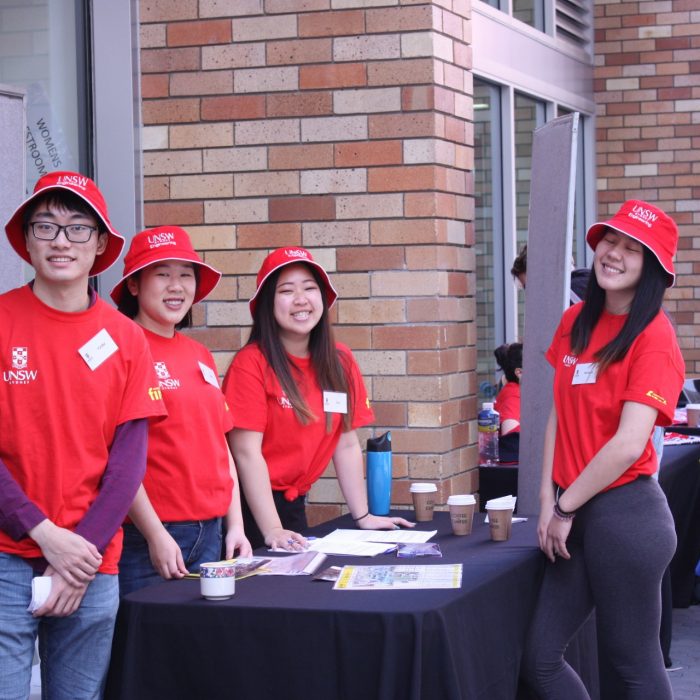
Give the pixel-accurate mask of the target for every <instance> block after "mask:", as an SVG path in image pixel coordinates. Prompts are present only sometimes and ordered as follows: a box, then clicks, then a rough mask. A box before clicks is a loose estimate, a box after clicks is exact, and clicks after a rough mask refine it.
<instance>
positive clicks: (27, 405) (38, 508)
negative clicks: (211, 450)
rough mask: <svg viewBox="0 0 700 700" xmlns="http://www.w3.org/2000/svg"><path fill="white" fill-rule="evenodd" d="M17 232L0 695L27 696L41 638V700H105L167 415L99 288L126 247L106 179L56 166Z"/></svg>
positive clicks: (0, 480) (2, 320)
mask: <svg viewBox="0 0 700 700" xmlns="http://www.w3.org/2000/svg"><path fill="white" fill-rule="evenodd" d="M5 231H6V233H7V238H8V240H9V242H10V245H11V246H12V248H13V249H14V250H15V252H16V253H17V254H18V255H19V256H20V257H21V258H22V259H23V260H25V261H26V262H28V263H29V264H30V265H32V267H33V268H34V280H33V281H32V282H30V283H29V284H28V285H26V286H23V287H20V288H18V289H14V290H12V291H10V292H7V293H6V294H3V295H2V296H0V348H2V350H1V351H0V364H1V365H2V381H1V382H0V697H3V698H27V697H29V691H30V681H31V676H32V659H33V657H34V645H35V640H36V639H37V636H38V639H39V656H40V657H41V683H42V695H43V697H50V698H97V697H101V695H102V691H103V688H104V681H105V677H106V673H107V668H108V665H109V658H110V652H111V645H112V632H113V629H114V622H115V619H116V614H117V607H118V604H119V591H118V583H117V575H116V574H117V564H118V562H119V555H120V552H121V546H122V535H121V524H122V522H123V520H124V517H125V515H126V512H127V510H128V508H129V505H130V504H131V502H132V500H133V498H134V495H135V493H136V491H137V489H138V486H139V484H140V483H141V479H142V478H143V474H144V471H145V468H146V443H147V438H148V419H149V418H157V417H160V416H164V415H165V414H166V411H165V407H164V405H163V402H162V400H161V398H160V391H159V390H158V388H157V387H158V385H157V382H156V378H155V375H154V373H153V363H152V360H151V355H150V352H149V350H148V345H147V344H146V341H145V340H144V337H143V333H141V330H140V329H139V328H138V327H137V326H136V325H134V324H133V323H132V322H131V321H129V320H128V319H126V318H124V316H122V315H121V314H120V313H118V312H117V311H116V310H115V309H113V308H112V307H111V306H110V305H109V304H106V303H105V302H104V301H102V300H101V299H99V298H98V297H97V294H96V293H95V291H94V290H93V289H92V288H91V287H90V285H89V284H88V278H89V277H91V276H94V275H98V274H100V273H101V272H103V271H104V270H106V269H107V268H108V267H110V265H112V264H113V263H114V262H115V261H116V260H117V258H118V257H119V253H120V252H121V249H122V246H123V245H124V239H123V238H122V237H121V236H120V235H119V234H118V233H117V232H116V231H115V230H114V228H113V227H112V225H111V223H110V220H109V216H108V214H107V206H106V204H105V201H104V198H103V196H102V193H101V192H100V190H99V189H98V188H97V185H96V184H95V183H94V182H93V181H92V180H91V179H90V178H88V177H85V176H83V175H81V174H79V173H74V172H68V171H60V172H52V173H48V174H47V175H44V176H43V177H41V178H40V179H39V181H38V182H37V183H36V186H35V188H34V192H33V194H32V195H31V196H30V197H29V198H28V199H27V200H26V201H25V202H23V203H22V204H21V205H20V206H19V208H18V209H17V210H16V211H15V212H14V214H13V215H12V217H11V218H10V220H9V221H8V223H7V224H6V226H5ZM37 577H44V578H43V579H41V582H43V583H46V584H48V586H47V587H48V588H49V591H50V592H49V593H48V597H47V598H46V599H45V600H44V601H43V602H39V601H36V600H34V601H33V587H34V586H35V585H36V584H37V583H38V581H35V578H37ZM30 601H33V602H34V603H35V604H36V607H34V606H33V608H32V609H31V610H29V609H28V608H29V606H30ZM32 610H33V611H32Z"/></svg>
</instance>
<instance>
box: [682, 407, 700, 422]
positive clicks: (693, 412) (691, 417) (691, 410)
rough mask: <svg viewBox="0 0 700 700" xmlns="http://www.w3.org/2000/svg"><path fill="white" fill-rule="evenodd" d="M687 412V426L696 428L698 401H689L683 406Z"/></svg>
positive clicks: (699, 417)
mask: <svg viewBox="0 0 700 700" xmlns="http://www.w3.org/2000/svg"><path fill="white" fill-rule="evenodd" d="M685 410H686V413H687V414H688V427H689V428H697V427H699V426H700V403H689V404H688V405H687V406H686V407H685Z"/></svg>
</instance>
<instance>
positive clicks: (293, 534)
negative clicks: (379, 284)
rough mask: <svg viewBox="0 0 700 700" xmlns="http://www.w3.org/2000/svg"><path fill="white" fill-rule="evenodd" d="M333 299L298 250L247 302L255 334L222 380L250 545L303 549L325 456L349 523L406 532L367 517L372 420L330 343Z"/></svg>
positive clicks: (352, 371)
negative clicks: (365, 433) (308, 500)
mask: <svg viewBox="0 0 700 700" xmlns="http://www.w3.org/2000/svg"><path fill="white" fill-rule="evenodd" d="M336 297H337V293H336V291H335V289H334V288H333V285H332V284H331V281H330V279H329V277H328V274H327V273H326V271H325V270H324V269H323V267H321V265H319V264H318V263H317V262H316V261H315V260H314V259H313V257H312V256H311V253H309V251H308V250H306V249H304V248H293V247H287V248H278V249H277V250H275V251H273V252H272V253H270V254H269V255H268V256H267V257H266V258H265V260H264V261H263V264H262V266H261V267H260V270H259V271H258V275H257V285H256V290H255V294H253V296H252V298H251V299H250V312H251V315H252V316H253V328H252V330H251V334H250V338H249V339H248V342H247V344H246V345H245V347H243V348H242V349H241V350H240V351H239V352H238V353H237V355H236V357H235V358H234V360H233V362H232V364H231V366H230V367H229V369H228V371H227V373H226V377H225V378H224V393H225V394H226V398H227V400H228V402H229V405H230V406H231V411H232V413H233V425H234V427H233V430H232V431H231V432H230V433H229V435H228V438H229V444H230V445H231V451H232V452H233V456H234V458H235V460H236V465H237V467H238V470H239V474H240V478H241V482H242V487H243V512H244V522H245V529H246V532H247V533H248V537H249V538H250V541H251V543H252V545H253V547H259V546H262V545H263V544H266V545H267V546H268V547H275V548H283V549H289V550H293V549H301V548H303V547H304V546H306V540H305V538H304V537H303V536H302V535H301V534H299V533H300V531H301V530H304V529H305V528H306V527H307V521H306V511H305V505H304V503H305V494H306V493H307V492H308V491H309V489H310V488H311V486H312V485H313V484H314V482H315V481H316V480H317V479H318V478H319V477H320V476H321V474H322V473H323V472H324V471H325V469H326V467H327V466H328V463H329V462H330V460H331V458H332V459H333V464H334V466H335V471H336V474H337V477H338V481H339V483H340V488H341V490H342V492H343V495H344V497H345V500H346V502H347V505H348V508H349V509H350V514H351V516H352V519H353V520H354V522H355V524H356V525H357V526H358V527H360V528H367V529H393V528H397V527H399V526H405V527H408V526H410V525H411V523H409V522H408V521H406V520H404V519H403V518H395V517H379V516H375V515H371V514H370V512H369V508H368V506H367V493H366V490H365V483H364V479H363V465H362V449H361V447H360V442H359V440H358V437H357V432H356V429H357V428H359V427H361V426H364V425H367V424H369V423H370V422H371V421H372V420H373V418H374V415H373V413H372V410H371V408H370V405H369V400H368V398H367V392H366V390H365V386H364V382H363V381H362V376H361V374H360V370H359V368H358V366H357V363H356V362H355V359H354V358H353V356H352V353H351V352H350V349H349V348H347V347H346V346H345V345H342V344H341V343H336V342H335V340H334V338H333V329H332V326H331V323H330V320H329V318H328V312H329V309H330V308H331V306H333V304H334V302H335V300H336Z"/></svg>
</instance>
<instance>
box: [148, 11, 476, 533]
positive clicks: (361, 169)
mask: <svg viewBox="0 0 700 700" xmlns="http://www.w3.org/2000/svg"><path fill="white" fill-rule="evenodd" d="M445 4H446V5H448V6H449V7H451V8H452V9H446V7H443V6H442V5H445ZM343 5H344V9H334V10H331V9H330V6H331V3H330V0H266V2H265V3H264V5H263V3H262V1H261V0H235V1H234V0H231V1H230V2H223V1H222V0H199V2H196V1H195V0H178V2H174V1H173V2H164V1H162V0H161V1H160V2H159V1H158V0H153V1H152V2H142V3H141V33H142V71H143V98H144V102H143V113H144V123H145V125H146V128H145V129H144V149H145V154H144V163H145V170H146V175H147V178H146V192H147V200H148V201H147V204H146V219H147V223H148V225H149V226H151V225H156V224H163V223H177V224H180V225H183V226H184V227H186V228H187V229H188V230H189V231H190V233H191V234H192V235H193V237H194V239H195V241H196V245H197V246H198V248H199V249H200V250H201V251H202V252H203V254H204V255H205V257H206V260H207V262H208V263H210V264H212V265H214V266H215V267H217V268H219V269H220V270H222V271H223V272H224V274H225V278H224V281H223V284H222V286H221V287H219V288H218V289H217V291H216V293H215V296H214V299H213V300H212V301H209V302H206V303H204V304H202V305H200V307H201V308H199V309H198V311H197V319H198V321H199V323H200V324H202V327H200V328H196V329H194V330H193V331H192V332H193V335H194V336H195V337H198V338H200V339H201V340H202V341H203V342H205V343H207V344H208V345H209V346H210V347H211V348H212V350H213V351H214V352H215V355H216V356H217V361H218V362H219V369H220V370H221V371H222V372H223V371H224V370H225V368H226V367H227V365H228V363H229V361H230V359H231V357H232V355H233V352H235V351H236V350H237V349H238V348H239V347H240V345H241V343H242V342H245V339H246V337H247V329H246V328H243V329H241V326H245V325H247V324H249V323H250V319H249V316H248V310H247V303H246V299H247V298H248V297H249V296H250V294H251V293H252V291H253V288H254V275H255V272H256V271H257V269H258V266H259V265H260V263H261V261H262V259H263V258H264V256H265V255H266V253H267V252H268V251H269V250H270V249H272V248H274V247H276V246H280V245H297V244H298V245H304V246H306V247H308V248H310V249H311V250H312V251H313V253H314V256H316V257H317V259H318V260H319V261H320V262H321V263H322V264H323V265H324V266H326V267H327V269H328V270H329V271H330V272H331V275H332V277H333V281H334V284H335V285H336V286H337V288H338V290H339V292H340V300H339V302H338V304H337V305H336V307H335V308H334V320H335V322H336V328H337V334H338V337H339V339H340V340H342V341H344V342H346V343H347V344H348V345H350V346H351V347H352V348H353V351H354V352H355V354H356V356H357V358H358V361H359V363H360V366H361V367H362V370H363V374H364V376H365V381H366V384H367V388H368V391H369V394H370V398H371V399H372V402H373V406H374V410H375V412H376V415H377V421H376V425H375V426H374V427H373V429H372V430H371V431H370V430H362V431H361V434H360V438H361V441H362V443H363V446H364V442H365V440H366V438H367V437H368V436H369V435H371V434H372V433H379V432H383V431H384V430H386V429H391V431H392V436H393V445H394V477H395V482H394V492H393V497H392V502H393V503H394V505H404V504H408V503H409V496H408V484H409V481H410V480H415V479H426V480H431V481H436V482H438V483H439V487H440V495H441V502H444V500H445V499H446V497H447V495H449V494H450V493H452V492H471V491H473V490H474V489H475V488H476V481H475V471H474V467H475V465H476V447H475V439H476V432H475V420H474V419H475V415H476V398H475V394H476V388H475V376H476V375H475V343H476V337H475V329H476V324H475V303H474V253H473V248H472V245H473V223H472V219H473V189H472V178H471V171H472V169H473V149H472V145H473V131H472V99H471V93H472V82H471V73H470V70H469V69H470V65H471V56H470V47H469V36H470V20H469V3H468V2H457V1H455V2H449V3H438V2H435V3H425V4H421V5H401V6H399V5H397V4H396V2H389V1H388V0H387V2H386V6H382V5H381V4H380V3H378V2H377V0H347V2H344V3H343ZM263 7H264V9H263ZM204 324H206V327H204ZM342 502H343V501H342V497H341V494H340V491H339V488H338V485H337V482H336V480H335V479H334V478H333V472H332V467H331V469H330V470H329V472H328V474H327V476H326V477H324V478H322V479H321V480H320V481H319V482H318V484H317V485H316V486H315V487H314V489H313V490H312V492H311V495H310V503H311V505H310V508H309V512H310V519H311V520H312V521H314V522H316V521H319V520H321V519H326V518H328V517H332V516H335V515H337V514H339V513H340V512H341V509H342Z"/></svg>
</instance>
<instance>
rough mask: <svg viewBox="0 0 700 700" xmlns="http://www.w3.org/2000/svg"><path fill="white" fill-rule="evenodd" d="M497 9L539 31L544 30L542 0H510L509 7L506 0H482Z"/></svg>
mask: <svg viewBox="0 0 700 700" xmlns="http://www.w3.org/2000/svg"><path fill="white" fill-rule="evenodd" d="M483 2H485V3H486V4H487V5H491V7H495V8H496V9H497V10H502V11H503V12H508V11H509V10H510V13H511V16H512V17H514V18H515V19H517V20H519V21H520V22H523V23H525V24H527V25H528V26H530V27H533V28H534V29H539V30H540V31H541V32H543V31H544V30H545V20H544V0H511V2H510V7H509V3H508V2H507V1H506V0H483Z"/></svg>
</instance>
